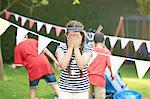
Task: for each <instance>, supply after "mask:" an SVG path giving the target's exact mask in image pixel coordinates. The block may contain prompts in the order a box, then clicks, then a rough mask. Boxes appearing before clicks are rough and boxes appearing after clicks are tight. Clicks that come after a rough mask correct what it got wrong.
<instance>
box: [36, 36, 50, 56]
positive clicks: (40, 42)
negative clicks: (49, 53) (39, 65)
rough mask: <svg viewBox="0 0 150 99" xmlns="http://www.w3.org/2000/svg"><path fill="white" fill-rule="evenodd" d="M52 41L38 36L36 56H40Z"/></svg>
mask: <svg viewBox="0 0 150 99" xmlns="http://www.w3.org/2000/svg"><path fill="white" fill-rule="evenodd" d="M51 41H52V40H51V39H50V38H47V37H44V36H41V35H39V37H38V54H40V53H41V52H42V51H43V50H44V49H45V48H46V47H47V45H48V44H49V43H50V42H51Z"/></svg>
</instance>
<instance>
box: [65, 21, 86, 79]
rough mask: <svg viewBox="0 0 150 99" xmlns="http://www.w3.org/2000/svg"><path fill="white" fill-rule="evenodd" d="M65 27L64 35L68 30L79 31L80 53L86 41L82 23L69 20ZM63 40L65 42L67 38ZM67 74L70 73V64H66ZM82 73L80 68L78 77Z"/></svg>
mask: <svg viewBox="0 0 150 99" xmlns="http://www.w3.org/2000/svg"><path fill="white" fill-rule="evenodd" d="M66 28H67V32H66V35H68V33H69V32H80V34H81V36H82V42H81V48H80V53H81V54H82V51H83V48H84V44H85V42H86V36H87V35H86V32H85V31H84V25H83V24H82V23H81V22H79V21H77V20H71V21H69V22H68V23H67V24H66ZM65 41H66V43H67V39H66V40H65ZM70 61H71V60H70ZM68 74H69V75H71V69H70V66H68ZM82 75H83V72H82V70H80V77H82Z"/></svg>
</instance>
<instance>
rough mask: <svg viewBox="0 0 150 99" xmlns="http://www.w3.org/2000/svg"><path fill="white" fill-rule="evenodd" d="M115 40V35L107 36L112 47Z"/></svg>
mask: <svg viewBox="0 0 150 99" xmlns="http://www.w3.org/2000/svg"><path fill="white" fill-rule="evenodd" d="M117 40H118V38H117V37H112V36H110V37H109V41H110V45H111V48H113V47H114V45H115V44H116V42H117Z"/></svg>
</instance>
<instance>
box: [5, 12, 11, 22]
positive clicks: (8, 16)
mask: <svg viewBox="0 0 150 99" xmlns="http://www.w3.org/2000/svg"><path fill="white" fill-rule="evenodd" d="M10 15H11V13H10V12H8V11H7V12H6V14H5V18H6V20H9V18H10Z"/></svg>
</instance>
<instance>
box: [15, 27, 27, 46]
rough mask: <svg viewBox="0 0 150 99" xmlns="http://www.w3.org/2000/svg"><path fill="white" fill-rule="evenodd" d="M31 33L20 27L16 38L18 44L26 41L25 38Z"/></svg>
mask: <svg viewBox="0 0 150 99" xmlns="http://www.w3.org/2000/svg"><path fill="white" fill-rule="evenodd" d="M28 33H29V31H28V30H26V29H24V28H21V27H18V28H17V37H16V44H17V45H18V44H19V43H21V42H22V41H23V40H24V37H25V36H26V35H27V34H28Z"/></svg>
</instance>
